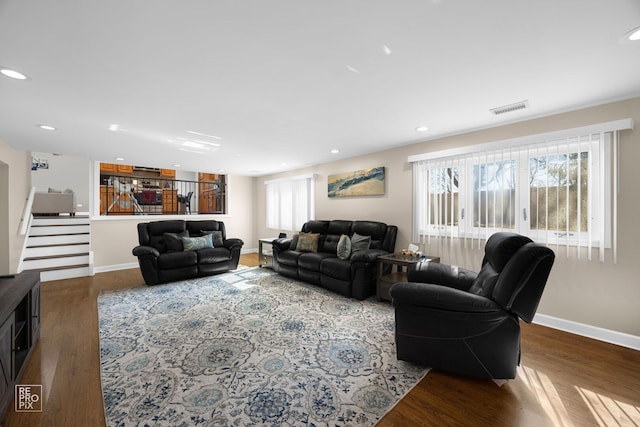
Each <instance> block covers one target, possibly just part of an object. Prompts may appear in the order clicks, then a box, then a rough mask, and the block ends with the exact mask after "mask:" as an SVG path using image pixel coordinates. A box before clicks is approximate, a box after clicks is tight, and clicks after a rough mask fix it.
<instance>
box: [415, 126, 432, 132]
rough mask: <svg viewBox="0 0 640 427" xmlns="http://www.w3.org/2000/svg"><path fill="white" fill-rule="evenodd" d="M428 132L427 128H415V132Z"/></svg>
mask: <svg viewBox="0 0 640 427" xmlns="http://www.w3.org/2000/svg"><path fill="white" fill-rule="evenodd" d="M428 130H429V128H428V127H427V126H418V127H417V128H416V132H426V131H428Z"/></svg>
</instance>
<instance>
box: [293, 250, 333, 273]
mask: <svg viewBox="0 0 640 427" xmlns="http://www.w3.org/2000/svg"><path fill="white" fill-rule="evenodd" d="M335 257H336V255H335V254H328V253H326V252H307V253H303V254H302V255H300V258H298V267H300V268H301V269H304V270H308V271H320V264H321V263H322V262H323V261H324V260H325V259H326V258H335Z"/></svg>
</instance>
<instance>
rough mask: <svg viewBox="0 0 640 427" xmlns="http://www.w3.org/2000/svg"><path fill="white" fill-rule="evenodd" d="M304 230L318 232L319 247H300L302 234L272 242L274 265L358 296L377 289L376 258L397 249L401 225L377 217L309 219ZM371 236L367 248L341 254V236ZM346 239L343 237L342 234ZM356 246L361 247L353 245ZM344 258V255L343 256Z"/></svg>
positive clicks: (294, 275)
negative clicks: (391, 223) (344, 219)
mask: <svg viewBox="0 0 640 427" xmlns="http://www.w3.org/2000/svg"><path fill="white" fill-rule="evenodd" d="M301 233H311V235H317V247H316V248H315V251H313V248H312V249H311V250H309V249H308V248H305V249H303V250H301V248H300V246H299V245H298V243H299V239H300V236H301V235H295V236H294V237H293V238H284V239H277V240H275V241H274V242H273V268H274V270H275V271H276V272H278V273H280V274H282V275H283V276H287V277H292V278H294V279H299V280H303V281H305V282H309V283H312V284H315V285H320V286H322V287H323V288H325V289H329V290H331V291H334V292H337V293H339V294H341V295H344V296H347V297H353V298H356V299H359V300H362V299H365V298H367V297H369V296H371V295H374V294H375V293H376V258H377V257H378V256H380V255H384V254H387V253H390V252H393V251H394V248H395V244H396V236H397V234H398V228H397V227H396V226H395V225H387V224H384V223H381V222H375V221H343V220H333V221H309V222H307V223H306V224H304V225H303V226H302V231H301ZM343 235H345V236H349V238H350V239H351V240H353V242H354V245H355V241H356V239H359V238H362V237H364V238H370V239H368V240H369V243H368V245H365V246H366V247H368V248H366V249H360V250H354V251H353V252H351V253H350V254H349V253H348V254H347V256H345V254H344V253H342V254H341V256H342V258H339V257H338V254H337V253H338V243H339V241H340V237H341V236H343ZM343 239H344V238H343ZM353 249H358V248H356V247H355V246H354V248H353ZM343 258H344V259H343Z"/></svg>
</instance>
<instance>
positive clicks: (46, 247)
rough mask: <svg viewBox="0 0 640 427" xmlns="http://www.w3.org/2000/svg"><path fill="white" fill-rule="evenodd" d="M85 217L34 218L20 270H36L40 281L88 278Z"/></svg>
mask: <svg viewBox="0 0 640 427" xmlns="http://www.w3.org/2000/svg"><path fill="white" fill-rule="evenodd" d="M92 266H93V262H92V260H91V224H90V221H89V217H88V216H62V215H61V216H51V217H34V218H33V220H32V221H31V227H30V229H29V236H28V237H27V243H26V247H25V250H24V252H23V259H22V269H23V270H37V271H40V280H41V281H42V282H46V281H50V280H59V279H69V278H73V277H84V276H91V275H92V270H93V268H92Z"/></svg>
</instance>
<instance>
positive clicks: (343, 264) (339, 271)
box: [320, 257, 351, 282]
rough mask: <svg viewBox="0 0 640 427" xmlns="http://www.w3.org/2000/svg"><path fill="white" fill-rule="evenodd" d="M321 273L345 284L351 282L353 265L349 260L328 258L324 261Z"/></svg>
mask: <svg viewBox="0 0 640 427" xmlns="http://www.w3.org/2000/svg"><path fill="white" fill-rule="evenodd" d="M320 273H322V274H323V275H326V276H329V277H333V278H335V279H340V280H344V281H345V282H351V263H350V262H349V260H344V259H340V258H338V257H335V258H327V259H325V260H323V261H322V264H321V266H320Z"/></svg>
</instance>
